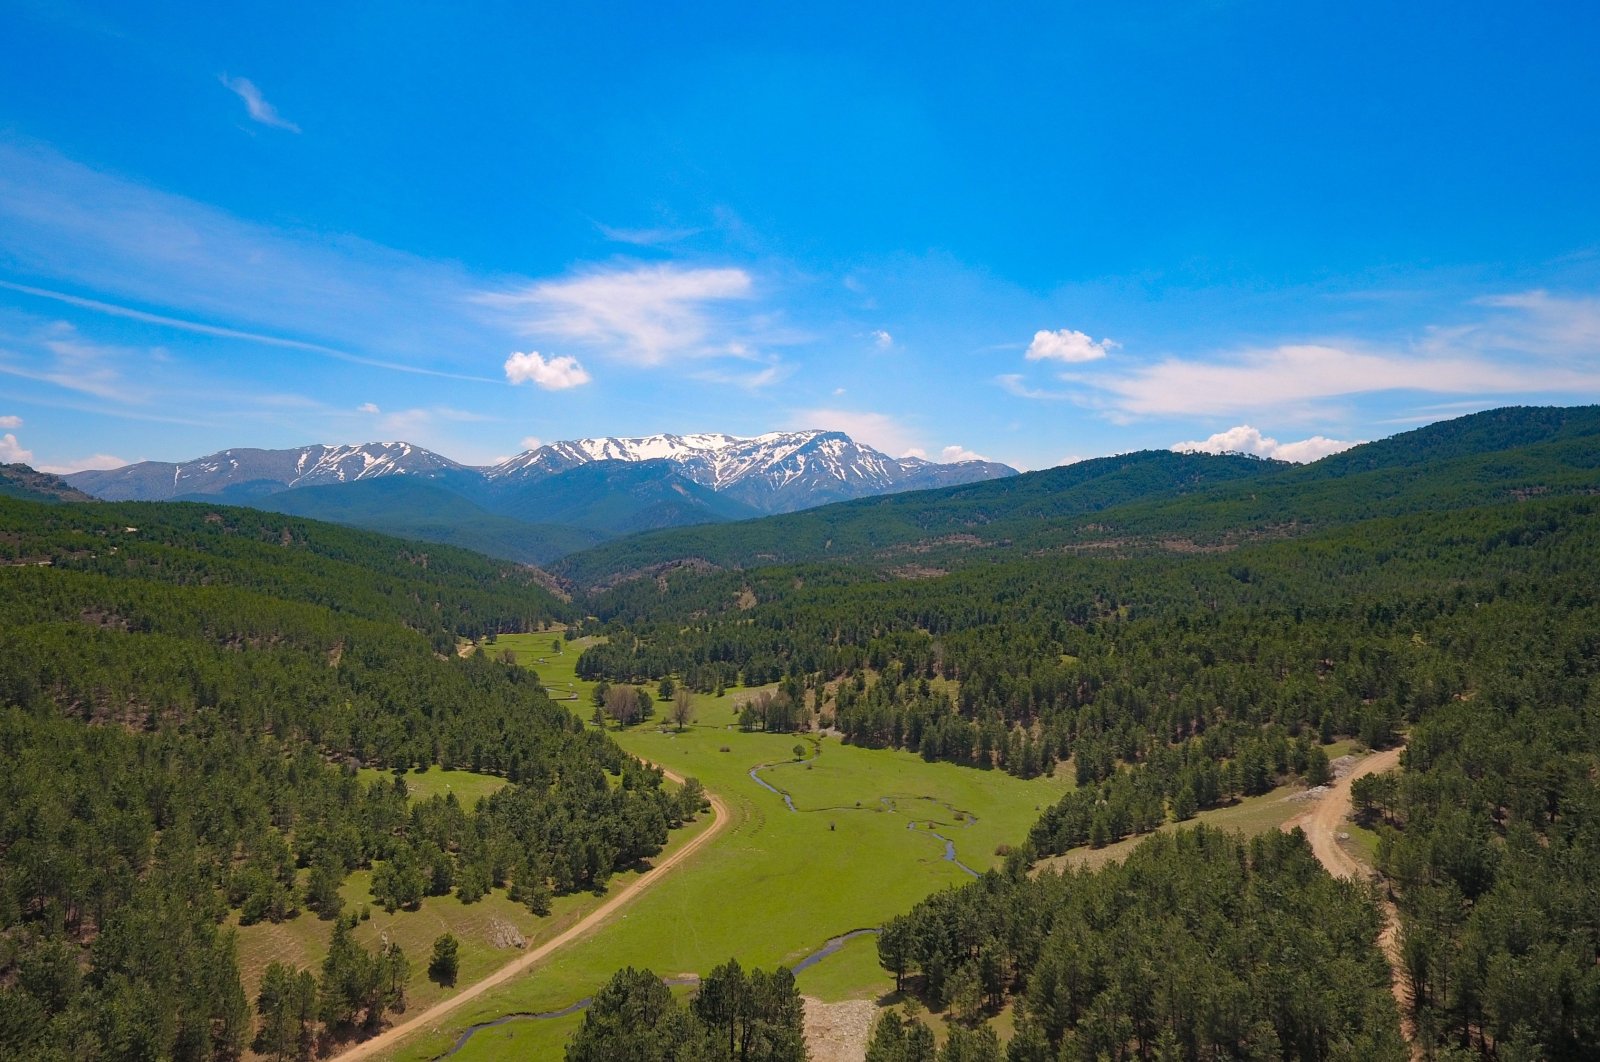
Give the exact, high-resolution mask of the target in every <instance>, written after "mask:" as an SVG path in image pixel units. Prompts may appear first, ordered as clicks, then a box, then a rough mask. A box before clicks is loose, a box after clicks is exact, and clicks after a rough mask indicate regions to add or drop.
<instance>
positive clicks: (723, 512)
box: [493, 461, 760, 536]
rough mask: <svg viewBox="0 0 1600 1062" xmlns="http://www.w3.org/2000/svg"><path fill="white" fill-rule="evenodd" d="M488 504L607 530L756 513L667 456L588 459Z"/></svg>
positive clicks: (623, 531) (526, 516)
mask: <svg viewBox="0 0 1600 1062" xmlns="http://www.w3.org/2000/svg"><path fill="white" fill-rule="evenodd" d="M493 505H494V508H495V511H496V512H503V513H506V514H507V515H509V516H513V517H516V518H518V519H521V520H533V521H539V522H541V523H552V524H566V525H569V526H571V527H574V528H583V529H586V530H588V531H591V532H595V533H597V534H600V535H607V536H610V535H628V534H633V533H634V532H638V531H649V530H653V529H655V528H662V527H679V526H683V525H686V524H707V523H716V522H718V521H723V520H746V519H749V518H750V517H753V516H759V515H760V514H759V513H758V512H757V511H756V510H755V509H752V508H751V507H750V506H748V505H745V504H744V503H743V502H740V501H737V500H735V499H733V498H730V497H728V496H727V495H724V494H718V493H717V492H716V491H713V490H711V489H710V488H709V487H703V486H701V485H700V484H698V483H696V482H694V481H693V480H691V479H688V478H686V477H684V476H683V475H681V474H680V473H679V472H678V470H677V466H676V465H674V464H673V463H672V462H671V461H591V462H587V463H585V464H581V465H578V466H577V467H575V468H570V469H568V470H566V471H565V472H561V473H559V474H557V475H554V476H549V477H547V478H544V479H539V480H535V481H534V482H532V483H529V484H528V485H526V486H523V487H518V488H513V489H512V490H511V491H510V492H508V493H506V494H504V495H502V496H501V497H498V498H496V499H495V500H494V502H493Z"/></svg>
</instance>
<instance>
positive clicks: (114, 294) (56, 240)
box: [0, 134, 507, 384]
mask: <svg viewBox="0 0 1600 1062" xmlns="http://www.w3.org/2000/svg"><path fill="white" fill-rule="evenodd" d="M0 256H3V257H4V258H5V259H6V260H7V261H8V262H9V263H11V265H12V267H13V271H14V272H19V273H29V274H32V275H35V276H40V277H49V278H52V280H54V281H59V282H60V283H61V285H62V286H63V287H66V288H70V289H71V290H72V291H85V292H92V293H94V297H93V298H84V297H82V296H78V295H74V294H68V293H67V292H66V291H57V290H52V289H50V288H49V287H28V286H26V285H16V284H12V283H10V282H5V281H0V286H3V287H5V288H6V289H7V290H10V291H17V292H21V293H25V294H28V295H32V296H34V297H37V298H42V299H49V300H52V301H55V302H61V303H66V304H69V305H73V306H77V307H79V308H82V309H86V310H90V311H93V312H95V313H100V314H106V315H109V316H114V317H121V318H126V319H129V320H137V321H144V322H147V323H150V324H155V325H159V326H161V327H165V328H173V329H177V330H180V331H185V332H191V333H195V334H200V335H211V336H217V337H219V338H226V339H241V340H244V341H247V342H251V343H256V344H269V345H273V346H280V347H285V348H288V349H295V350H304V351H308V352H312V353H316V354H321V355H324V356H326V357H330V358H335V359H339V360H343V361H347V362H352V363H355V364H361V365H368V366H372V367H375V368H383V369H388V370H392V371H397V372H406V373H420V374H424V375H429V376H438V377H449V378H452V379H461V380H472V381H474V382H479V383H485V384H495V383H498V382H499V380H498V379H495V378H490V377H480V376H467V375H464V374H462V373H460V372H452V371H450V370H452V369H458V368H459V367H460V365H461V363H462V362H463V361H464V360H465V359H466V358H467V357H470V356H471V355H467V354H461V355H454V354H442V353H441V352H442V351H472V350H479V349H482V347H483V346H484V345H485V344H486V343H491V342H492V343H505V342H507V333H506V332H505V331H504V330H503V329H501V328H498V327H494V326H492V325H490V324H488V323H486V322H484V321H483V320H482V319H481V316H482V315H481V312H479V311H478V310H476V309H475V308H474V307H473V304H472V302H471V299H470V296H471V295H472V294H474V293H475V292H477V291H478V290H479V289H481V287H482V282H481V281H479V280H477V279H476V278H473V277H472V276H471V275H470V274H468V273H467V272H466V271H465V270H463V269H462V268H461V267H460V266H459V265H456V264H453V263H448V262H435V261H429V260H426V259H423V258H419V257H417V256H415V255H410V254H406V253H404V252H401V251H396V250H393V249H392V248H387V247H382V246H379V245H376V244H372V243H368V242H366V241H363V240H360V239H358V238H355V237H351V236H348V235H344V234H340V233H316V234H312V233H308V232H305V231H303V230H277V229H272V228H268V227H266V226H262V225H258V224H254V223H251V222H246V221H242V220H240V219H239V218H237V217H235V216H233V215H230V214H228V213H226V212H224V211H222V210H219V209H217V208H216V207H213V206H209V205H206V204H203V203H199V202H196V201H194V200H191V199H184V198H182V197H179V196H174V195H168V194H166V193H164V192H160V191H157V190H156V189H153V188H149V187H146V186H144V185H141V184H138V183H136V182H133V181H127V180H123V179H120V178H116V177H112V176H108V175H106V174H103V173H98V172H96V171H94V170H92V169H90V168H88V167H86V166H83V165H80V164H78V163H76V162H73V161H72V160H70V159H68V158H65V157H64V156H62V155H60V154H59V153H58V152H56V151H54V150H53V149H52V148H50V147H48V146H46V145H42V144H37V143H33V142H30V141H26V140H22V139H20V138H17V137H12V136H7V135H4V134H0ZM274 333H276V334H274ZM341 344H342V345H343V346H344V349H340V345H341ZM363 351H383V352H384V357H385V358H387V359H391V360H381V359H378V358H372V357H364V356H362V353H361V352H363ZM407 362H410V364H407Z"/></svg>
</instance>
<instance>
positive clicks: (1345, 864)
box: [1282, 746, 1422, 1059]
mask: <svg viewBox="0 0 1600 1062" xmlns="http://www.w3.org/2000/svg"><path fill="white" fill-rule="evenodd" d="M1404 751H1405V747H1404V746H1401V747H1400V748H1395V749H1389V750H1387V751H1385V752H1376V753H1373V754H1372V755H1371V756H1368V757H1367V758H1366V759H1364V760H1362V761H1361V762H1360V763H1358V764H1357V765H1356V767H1355V770H1353V771H1351V772H1350V773H1349V774H1347V775H1345V776H1344V777H1343V778H1341V779H1339V780H1338V781H1337V782H1334V783H1333V784H1332V785H1331V786H1329V787H1328V792H1327V793H1326V794H1325V795H1324V796H1323V797H1322V798H1321V799H1320V800H1318V801H1317V802H1316V803H1315V804H1313V805H1312V806H1311V807H1310V808H1308V809H1307V810H1305V811H1302V812H1301V813H1300V814H1298V815H1296V816H1295V817H1294V818H1292V819H1290V820H1289V821H1288V822H1286V823H1284V824H1283V827H1282V829H1283V830H1284V832H1286V833H1287V832H1288V831H1290V830H1292V829H1294V828H1295V827H1297V826H1298V827H1299V828H1300V829H1301V830H1303V831H1304V832H1305V835H1306V840H1307V841H1309V842H1310V844H1311V851H1312V853H1313V854H1315V855H1316V857H1317V862H1319V863H1321V864H1322V865H1323V866H1324V867H1326V868H1327V871H1328V873H1329V874H1332V875H1333V876H1334V877H1336V878H1348V879H1350V880H1352V881H1366V880H1369V879H1370V878H1372V877H1373V876H1374V875H1375V873H1376V872H1375V871H1374V870H1373V869H1372V868H1371V867H1369V866H1367V865H1366V864H1365V863H1363V862H1361V861H1360V860H1359V859H1357V858H1356V857H1355V856H1353V855H1351V854H1350V853H1349V852H1347V851H1345V849H1344V847H1343V846H1341V845H1340V844H1339V832H1340V830H1342V829H1343V828H1344V824H1345V821H1346V820H1347V819H1349V817H1350V786H1351V784H1352V783H1353V782H1355V780H1356V779H1357V778H1360V777H1362V776H1364V775H1368V774H1381V773H1382V772H1384V771H1392V770H1394V769H1396V768H1397V767H1399V766H1400V754H1401V753H1403V752H1404ZM1379 906H1380V907H1381V909H1382V911H1383V931H1382V932H1381V933H1379V934H1378V947H1380V948H1382V949H1383V957H1384V958H1385V959H1387V960H1388V961H1389V986H1390V989H1391V991H1393V993H1394V1001H1395V1003H1397V1004H1398V1005H1399V1007H1400V1033H1401V1035H1402V1036H1404V1037H1405V1039H1406V1043H1408V1044H1410V1045H1411V1057H1412V1058H1414V1059H1420V1058H1421V1057H1422V1053H1421V1048H1420V1047H1419V1046H1418V1044H1417V1042H1416V1025H1415V1023H1414V1022H1413V1021H1412V1020H1411V987H1410V985H1409V984H1408V983H1407V981H1406V977H1405V967H1404V965H1403V963H1402V962H1401V959H1400V915H1399V912H1397V911H1396V910H1395V909H1394V904H1392V903H1389V902H1388V901H1387V900H1385V901H1382V902H1381V903H1380V905H1379Z"/></svg>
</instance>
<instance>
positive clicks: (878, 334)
mask: <svg viewBox="0 0 1600 1062" xmlns="http://www.w3.org/2000/svg"><path fill="white" fill-rule="evenodd" d="M872 342H873V345H874V346H876V347H877V348H878V349H879V350H888V349H889V348H890V347H892V346H894V336H891V335H890V334H889V333H888V332H885V331H884V330H883V329H881V328H880V329H878V330H877V331H875V332H873V333H872Z"/></svg>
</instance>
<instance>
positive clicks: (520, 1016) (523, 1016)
mask: <svg viewBox="0 0 1600 1062" xmlns="http://www.w3.org/2000/svg"><path fill="white" fill-rule="evenodd" d="M877 935H878V931H877V930H876V929H852V930H851V931H850V932H848V933H841V934H840V935H839V936H837V937H831V938H829V939H828V941H827V942H826V943H825V944H823V945H822V947H820V948H818V949H817V950H816V951H813V952H812V953H811V954H809V955H806V956H805V957H803V958H801V959H800V960H798V961H797V962H795V963H794V964H793V965H792V966H790V967H789V972H790V973H793V974H798V973H800V971H802V970H807V969H810V968H811V967H813V966H815V965H816V964H817V963H819V962H821V961H822V960H823V959H826V958H827V957H828V956H830V955H833V954H836V953H837V952H838V951H839V949H841V948H843V947H844V946H845V945H846V944H848V943H850V941H852V940H855V939H856V938H857V937H865V936H877ZM661 983H662V984H664V985H666V986H668V987H669V988H678V987H681V986H684V985H697V984H699V983H700V978H699V977H698V976H695V975H690V976H687V977H663V978H662V979H661ZM593 1002H594V997H593V996H584V997H583V998H582V999H580V1000H578V1001H577V1002H576V1003H568V1004H567V1005H566V1006H564V1007H562V1008H561V1009H560V1010H541V1011H519V1012H517V1013H516V1014H502V1015H501V1016H500V1017H498V1018H495V1019H494V1020H493V1021H481V1022H478V1023H477V1024H476V1025H469V1026H467V1027H466V1028H465V1029H463V1030H462V1031H461V1035H460V1036H458V1037H456V1041H455V1043H453V1044H451V1045H450V1050H448V1051H446V1052H444V1053H443V1054H440V1055H435V1056H434V1058H433V1062H439V1060H441V1059H446V1058H449V1057H450V1056H451V1055H454V1054H456V1053H457V1052H459V1051H460V1050H461V1049H462V1048H464V1047H466V1046H467V1042H468V1041H469V1040H471V1039H472V1038H473V1037H474V1036H476V1035H477V1034H478V1033H481V1032H483V1031H484V1030H485V1029H497V1028H499V1027H500V1026H502V1025H510V1024H511V1023H512V1022H522V1021H548V1020H550V1019H552V1018H565V1017H569V1016H571V1015H573V1014H580V1013H582V1012H583V1011H585V1010H588V1009H589V1005H590V1004H592V1003H593Z"/></svg>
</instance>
